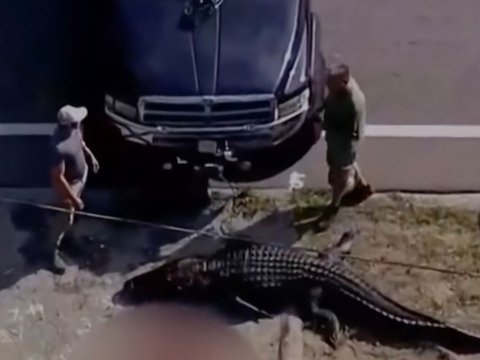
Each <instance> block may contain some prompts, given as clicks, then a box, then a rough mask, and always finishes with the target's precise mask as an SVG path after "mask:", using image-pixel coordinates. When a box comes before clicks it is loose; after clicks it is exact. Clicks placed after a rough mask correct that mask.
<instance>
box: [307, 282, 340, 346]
mask: <svg viewBox="0 0 480 360" xmlns="http://www.w3.org/2000/svg"><path fill="white" fill-rule="evenodd" d="M322 294H323V290H322V289H321V288H316V289H314V290H312V293H311V296H312V302H311V310H312V315H313V317H314V318H313V321H312V328H313V331H314V332H317V333H323V334H324V337H325V340H326V341H327V343H328V344H329V345H330V346H331V347H332V348H334V349H336V348H338V346H339V345H340V344H341V343H342V342H343V341H342V338H343V337H342V336H341V335H342V332H341V329H340V322H339V321H338V318H337V316H336V315H335V314H334V313H333V312H332V311H330V310H327V309H322V308H321V307H320V306H319V305H318V304H319V303H320V301H321V297H322Z"/></svg>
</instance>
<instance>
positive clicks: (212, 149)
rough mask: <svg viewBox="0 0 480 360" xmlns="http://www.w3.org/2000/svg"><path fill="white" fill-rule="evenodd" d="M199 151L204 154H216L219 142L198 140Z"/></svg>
mask: <svg viewBox="0 0 480 360" xmlns="http://www.w3.org/2000/svg"><path fill="white" fill-rule="evenodd" d="M198 151H199V152H200V153H202V154H216V153H217V142H216V141H212V140H200V141H199V142H198Z"/></svg>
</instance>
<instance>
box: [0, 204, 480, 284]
mask: <svg viewBox="0 0 480 360" xmlns="http://www.w3.org/2000/svg"><path fill="white" fill-rule="evenodd" d="M237 196H238V195H237ZM229 200H234V197H232V199H229ZM0 202H4V203H11V204H19V205H27V206H33V207H36V208H40V209H45V210H52V211H58V212H64V213H69V212H70V210H67V209H64V208H61V207H58V206H53V205H45V204H41V203H37V202H33V201H27V200H17V199H10V198H0ZM75 214H77V215H81V216H85V217H90V218H94V219H99V220H107V221H114V222H121V223H127V224H132V225H136V226H145V227H151V228H158V229H163V230H170V231H176V232H181V233H186V234H189V235H191V236H193V237H196V236H199V235H205V236H209V237H212V238H216V239H224V240H240V241H252V240H251V239H250V238H249V237H246V236H232V235H228V234H225V233H224V232H210V231H207V230H206V229H209V228H211V225H207V226H205V227H204V228H203V229H200V230H195V229H191V228H185V227H180V226H173V225H167V224H161V223H151V222H147V221H141V220H134V219H129V218H123V217H117V216H110V215H102V214H96V213H92V212H87V211H76V212H75ZM189 238H190V237H189ZM272 245H273V244H272ZM295 248H296V249H300V250H306V251H314V252H317V253H321V252H324V251H322V250H319V249H315V248H304V247H295ZM340 257H341V258H346V259H350V260H353V261H359V262H364V263H371V264H381V265H391V266H399V267H404V268H409V269H418V270H426V271H434V272H438V273H444V274H450V275H458V276H467V277H471V278H480V273H472V272H468V271H459V270H450V269H445V268H439V267H434V266H428V265H418V264H411V263H405V262H401V261H392V260H380V259H368V258H363V257H360V256H354V255H348V254H341V255H340Z"/></svg>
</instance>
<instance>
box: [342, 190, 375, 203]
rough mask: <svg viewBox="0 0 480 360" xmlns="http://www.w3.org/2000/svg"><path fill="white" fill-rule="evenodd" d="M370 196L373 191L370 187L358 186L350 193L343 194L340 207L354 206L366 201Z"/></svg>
mask: <svg viewBox="0 0 480 360" xmlns="http://www.w3.org/2000/svg"><path fill="white" fill-rule="evenodd" d="M371 195H373V189H372V187H371V186H370V185H358V186H356V187H355V188H354V189H353V190H352V191H350V192H349V193H347V194H345V196H344V197H343V198H342V200H341V202H340V205H341V206H347V207H350V206H356V205H359V204H360V203H362V202H364V201H365V200H367V199H368V198H369V197H370V196H371Z"/></svg>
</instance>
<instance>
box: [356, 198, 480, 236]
mask: <svg viewBox="0 0 480 360" xmlns="http://www.w3.org/2000/svg"><path fill="white" fill-rule="evenodd" d="M362 212H363V213H364V214H365V215H367V217H368V218H369V219H370V220H372V221H373V222H375V223H379V222H392V223H396V224H398V225H399V226H401V227H404V228H411V227H432V226H434V227H437V228H439V229H440V230H442V231H448V232H454V233H464V232H473V231H477V230H478V220H477V216H478V215H477V213H476V212H474V211H471V210H466V209H460V208H450V207H441V206H422V205H417V204H413V203H411V202H404V201H399V202H396V204H395V205H389V206H380V207H374V206H369V207H365V208H363V209H362Z"/></svg>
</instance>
